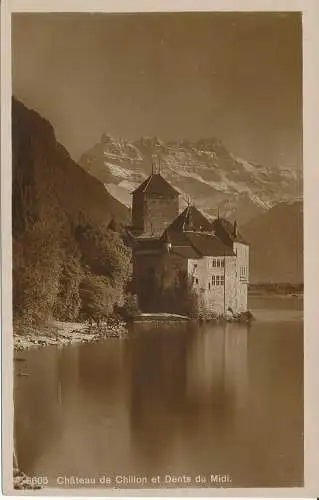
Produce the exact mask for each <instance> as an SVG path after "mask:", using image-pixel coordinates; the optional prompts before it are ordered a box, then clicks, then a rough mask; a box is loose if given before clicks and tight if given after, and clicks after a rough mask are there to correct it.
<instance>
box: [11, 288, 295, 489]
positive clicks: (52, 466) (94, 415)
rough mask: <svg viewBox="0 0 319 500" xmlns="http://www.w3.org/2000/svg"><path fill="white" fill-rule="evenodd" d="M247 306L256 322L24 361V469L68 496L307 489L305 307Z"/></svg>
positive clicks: (265, 302)
mask: <svg viewBox="0 0 319 500" xmlns="http://www.w3.org/2000/svg"><path fill="white" fill-rule="evenodd" d="M249 307H250V309H251V310H252V311H253V313H254V315H255V317H256V321H255V322H253V323H252V325H251V326H247V325H244V324H238V323H227V324H223V325H212V324H207V325H204V326H202V327H195V326H191V325H188V326H186V325H179V326H177V325H171V326H170V327H167V328H164V327H161V328H160V327H156V328H153V329H150V328H147V327H146V326H141V325H139V326H137V325H136V327H135V328H132V330H131V331H130V335H129V336H128V338H126V339H117V338H114V339H107V340H105V341H101V342H98V343H95V344H93V343H92V344H78V345H76V344H75V345H69V346H66V347H62V348H61V347H56V346H50V347H46V348H40V349H33V350H32V349H31V350H28V351H25V352H19V353H16V354H15V357H16V358H20V361H16V362H15V372H16V373H15V408H16V422H15V429H16V450H17V455H18V462H19V467H20V468H21V469H22V470H23V471H24V472H25V473H27V474H29V475H31V476H44V477H45V478H46V479H45V481H46V482H48V485H49V486H51V487H61V488H63V487H75V488H76V487H79V486H78V484H74V481H75V482H76V481H77V482H78V483H79V482H80V484H81V486H83V485H87V486H91V487H92V486H93V485H94V486H95V487H101V486H103V487H106V486H110V485H111V486H114V485H115V486H118V487H129V488H136V487H159V486H165V487H189V486H201V487H218V486H230V487H250V486H251V487H291V486H302V485H303V317H302V301H301V299H298V298H296V297H292V298H288V297H286V298H276V297H270V296H269V297H255V298H253V297H251V298H250V303H249ZM21 358H22V359H21ZM72 477H73V479H72ZM81 481H82V482H81Z"/></svg>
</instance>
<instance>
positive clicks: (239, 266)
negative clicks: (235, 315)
mask: <svg viewBox="0 0 319 500" xmlns="http://www.w3.org/2000/svg"><path fill="white" fill-rule="evenodd" d="M234 251H235V252H236V254H237V258H236V273H237V310H238V312H245V311H247V309H248V305H247V302H248V283H249V246H248V245H244V244H243V243H238V242H235V243H234Z"/></svg>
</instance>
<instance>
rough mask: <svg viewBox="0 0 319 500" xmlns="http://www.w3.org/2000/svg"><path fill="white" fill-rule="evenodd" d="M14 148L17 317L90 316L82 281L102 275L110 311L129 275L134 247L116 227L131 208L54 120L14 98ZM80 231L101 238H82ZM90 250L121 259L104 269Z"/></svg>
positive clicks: (14, 265) (100, 286)
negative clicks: (67, 143) (75, 151)
mask: <svg viewBox="0 0 319 500" xmlns="http://www.w3.org/2000/svg"><path fill="white" fill-rule="evenodd" d="M12 147H13V158H12V182H13V186H12V187H13V193H12V211H13V214H12V215H13V228H12V231H13V294H14V295H13V300H14V313H15V315H16V316H19V317H24V318H27V319H29V320H30V321H36V320H41V319H47V318H49V317H52V316H55V317H58V318H60V319H76V318H77V317H78V315H79V314H85V311H83V310H82V309H83V308H82V305H83V304H82V303H83V301H82V299H81V286H82V285H81V284H82V283H83V282H84V283H88V282H89V283H91V285H92V283H94V281H95V280H97V281H98V283H99V285H98V286H99V293H100V292H101V293H102V292H103V290H104V292H105V300H107V302H108V309H109V311H110V310H111V309H112V307H111V306H112V304H113V303H114V302H116V301H117V300H119V299H120V296H121V293H122V291H123V290H122V289H123V282H124V276H126V275H127V274H128V266H129V251H128V249H127V248H126V247H125V246H124V245H123V242H122V239H121V235H120V234H119V233H118V232H116V230H115V228H116V229H117V230H121V225H122V224H124V223H126V222H127V221H128V219H129V211H128V209H127V208H126V207H124V206H123V205H122V204H121V203H120V202H118V201H117V200H115V199H114V198H113V197H112V196H111V195H110V194H109V193H108V192H107V191H106V189H105V188H104V186H103V184H101V183H100V182H99V181H98V180H97V179H95V178H93V177H92V176H90V175H89V174H88V173H87V172H85V171H84V170H83V169H82V168H81V167H80V166H79V165H77V164H76V163H75V162H74V161H73V160H72V159H71V157H70V155H69V154H68V152H67V151H66V149H65V148H64V147H63V146H62V145H61V144H59V143H58V142H57V141H56V138H55V134H54V129H53V127H52V125H51V124H50V123H49V122H48V121H47V120H45V119H44V118H42V117H41V116H40V115H39V114H38V113H36V112H35V111H32V110H30V109H28V108H26V107H25V106H24V105H23V104H22V103H21V102H19V101H18V100H16V99H14V98H13V101H12ZM79 231H80V232H81V234H83V235H85V236H86V237H88V236H91V235H92V234H94V239H93V241H92V242H91V240H90V241H89V242H88V241H86V240H85V238H84V237H83V238H82V239H79V238H78V237H77V235H78V233H79ZM84 241H85V249H83V248H82V245H83V244H84V243H83V242H84ZM106 247H107V248H106ZM90 252H92V253H93V254H94V256H95V258H97V259H99V254H100V253H101V254H103V259H104V261H105V259H108V258H110V259H112V262H113V261H114V260H115V261H116V263H115V264H114V262H113V264H112V266H109V267H107V266H105V268H104V269H103V270H102V271H101V274H97V272H96V269H92V268H91V266H90V262H91V261H90ZM82 288H83V286H82ZM92 293H93V292H92ZM101 293H100V295H101ZM93 295H94V294H93ZM102 295H103V294H102Z"/></svg>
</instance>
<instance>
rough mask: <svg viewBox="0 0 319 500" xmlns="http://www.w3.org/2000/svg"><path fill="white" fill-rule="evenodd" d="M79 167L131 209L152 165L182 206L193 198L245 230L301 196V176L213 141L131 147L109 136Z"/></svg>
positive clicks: (146, 142)
mask: <svg viewBox="0 0 319 500" xmlns="http://www.w3.org/2000/svg"><path fill="white" fill-rule="evenodd" d="M79 163H80V165H81V166H82V167H83V168H84V169H85V170H86V171H87V172H89V173H90V174H91V175H93V176H95V177H97V178H98V179H99V180H100V181H102V182H103V183H104V185H105V187H106V188H107V190H108V191H109V192H110V193H111V194H112V195H113V196H114V197H115V198H117V199H118V200H119V201H121V202H122V203H124V204H125V205H126V206H130V205H131V195H130V193H131V192H132V190H133V189H135V187H137V186H138V185H139V184H140V183H141V182H142V181H143V180H144V179H145V178H146V177H147V176H148V175H149V174H150V173H151V170H152V163H153V168H155V169H156V170H158V169H159V168H160V171H161V173H162V175H163V176H164V177H165V178H166V179H167V180H168V181H169V182H170V183H171V184H173V186H174V187H176V188H177V189H178V190H179V191H180V192H181V195H182V196H181V204H182V205H183V203H186V200H187V198H188V197H190V198H191V199H192V200H193V201H194V203H195V204H196V206H197V207H198V208H200V209H201V210H203V211H204V212H206V213H207V215H211V216H214V215H216V213H217V210H218V208H219V210H220V213H221V214H222V215H224V216H226V217H228V218H230V219H233V218H235V217H236V218H237V219H238V220H239V222H240V223H241V224H244V223H246V222H248V221H249V220H251V219H252V218H253V217H255V216H256V215H259V214H262V213H264V212H266V211H267V210H269V209H270V208H271V207H272V206H274V205H276V204H277V203H279V202H282V201H291V200H295V199H296V198H297V197H298V195H300V193H298V174H297V171H296V170H293V169H291V168H285V167H282V166H278V167H277V168H270V167H267V166H265V165H259V164H256V163H253V162H249V161H246V160H243V159H240V158H236V157H235V156H234V155H232V154H231V153H230V152H229V151H228V150H227V149H226V148H225V147H224V145H223V144H222V143H221V142H220V141H218V140H216V139H212V138H209V139H201V140H197V141H188V140H181V141H168V142H164V141H162V140H160V139H159V138H157V137H142V138H141V139H140V140H138V141H131V142H130V141H128V140H125V139H121V138H115V137H112V136H111V135H106V134H104V135H103V136H102V137H101V140H100V142H99V143H97V144H96V145H95V146H94V147H92V148H91V149H90V150H89V151H87V152H86V153H84V154H83V156H82V157H81V158H80V160H79Z"/></svg>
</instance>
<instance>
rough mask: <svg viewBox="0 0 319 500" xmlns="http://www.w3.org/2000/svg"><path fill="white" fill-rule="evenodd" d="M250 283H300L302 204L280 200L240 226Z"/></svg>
mask: <svg viewBox="0 0 319 500" xmlns="http://www.w3.org/2000/svg"><path fill="white" fill-rule="evenodd" d="M241 232H242V234H243V235H244V237H245V238H246V240H247V241H248V242H249V244H250V282H251V283H303V205H302V202H291V203H287V202H282V203H279V204H278V205H276V206H274V207H273V208H271V209H270V210H269V211H267V212H266V213H264V214H261V215H259V216H257V217H255V218H254V219H252V220H251V221H250V222H248V223H247V224H246V225H244V226H243V227H242V228H241Z"/></svg>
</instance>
